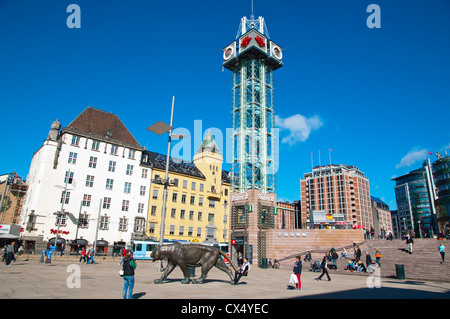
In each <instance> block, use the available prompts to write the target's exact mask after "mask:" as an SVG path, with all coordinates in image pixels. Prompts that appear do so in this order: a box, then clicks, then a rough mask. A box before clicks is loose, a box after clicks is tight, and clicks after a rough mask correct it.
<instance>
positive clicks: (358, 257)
mask: <svg viewBox="0 0 450 319" xmlns="http://www.w3.org/2000/svg"><path fill="white" fill-rule="evenodd" d="M355 259H356V262H358V261H360V259H361V248H359V246H358V245H356V250H355Z"/></svg>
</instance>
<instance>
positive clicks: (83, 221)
mask: <svg viewBox="0 0 450 319" xmlns="http://www.w3.org/2000/svg"><path fill="white" fill-rule="evenodd" d="M78 226H79V227H81V228H87V227H88V226H89V215H88V214H86V213H81V214H80V218H79V219H78Z"/></svg>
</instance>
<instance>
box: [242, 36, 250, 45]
mask: <svg viewBox="0 0 450 319" xmlns="http://www.w3.org/2000/svg"><path fill="white" fill-rule="evenodd" d="M251 39H252V38H250V37H249V36H246V37H245V38H243V39H242V42H241V46H243V47H244V48H245V47H246V46H247V45H248V44H249V43H250V40H251Z"/></svg>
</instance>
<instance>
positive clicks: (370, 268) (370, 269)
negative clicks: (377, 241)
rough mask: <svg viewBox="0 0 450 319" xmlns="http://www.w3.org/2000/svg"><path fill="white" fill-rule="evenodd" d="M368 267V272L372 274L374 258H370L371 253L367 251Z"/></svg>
mask: <svg viewBox="0 0 450 319" xmlns="http://www.w3.org/2000/svg"><path fill="white" fill-rule="evenodd" d="M366 265H367V270H368V271H370V272H373V271H374V270H373V269H372V266H371V265H372V256H370V254H369V252H368V251H366Z"/></svg>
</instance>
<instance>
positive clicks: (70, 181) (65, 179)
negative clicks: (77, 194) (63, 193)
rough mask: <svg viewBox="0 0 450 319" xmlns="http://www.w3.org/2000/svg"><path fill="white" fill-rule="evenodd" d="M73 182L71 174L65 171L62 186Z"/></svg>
mask: <svg viewBox="0 0 450 319" xmlns="http://www.w3.org/2000/svg"><path fill="white" fill-rule="evenodd" d="M72 182H73V172H69V171H66V175H65V176H64V184H65V183H67V184H72Z"/></svg>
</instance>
